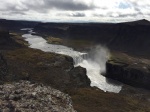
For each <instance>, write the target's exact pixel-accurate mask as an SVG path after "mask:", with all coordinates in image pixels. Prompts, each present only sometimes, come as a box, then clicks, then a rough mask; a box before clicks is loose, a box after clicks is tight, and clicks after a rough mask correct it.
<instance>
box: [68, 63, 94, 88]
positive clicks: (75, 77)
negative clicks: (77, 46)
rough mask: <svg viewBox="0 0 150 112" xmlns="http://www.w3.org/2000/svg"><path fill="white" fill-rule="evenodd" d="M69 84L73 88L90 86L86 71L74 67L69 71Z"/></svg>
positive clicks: (79, 67)
mask: <svg viewBox="0 0 150 112" xmlns="http://www.w3.org/2000/svg"><path fill="white" fill-rule="evenodd" d="M70 77H71V83H72V84H73V85H74V86H75V87H88V86H90V83H91V81H90V79H89V78H88V77H87V75H86V69H85V68H82V67H81V66H78V67H75V68H74V69H72V70H71V71H70Z"/></svg>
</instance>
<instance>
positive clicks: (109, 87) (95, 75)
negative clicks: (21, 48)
mask: <svg viewBox="0 0 150 112" xmlns="http://www.w3.org/2000/svg"><path fill="white" fill-rule="evenodd" d="M21 30H28V31H29V33H28V34H24V35H22V37H23V38H25V40H26V41H28V43H29V44H30V46H29V47H30V48H35V49H40V50H42V51H45V52H53V53H57V54H65V55H68V56H71V57H72V58H73V59H74V62H75V65H74V66H81V67H84V68H86V70H87V76H88V77H89V79H90V80H91V86H92V87H93V86H95V87H98V88H99V89H101V90H103V91H105V92H106V91H108V92H114V93H119V92H120V90H121V89H122V84H120V83H118V82H116V81H114V80H111V79H108V78H106V77H104V76H102V75H101V74H100V73H101V71H102V69H104V68H105V62H106V61H105V60H103V58H104V57H102V61H103V63H101V60H100V61H97V60H95V58H99V59H101V54H102V53H103V51H104V50H97V51H98V53H96V52H94V53H95V54H99V55H98V56H99V57H98V56H95V58H94V60H93V59H90V56H88V54H87V53H85V52H79V51H75V50H74V49H73V48H70V47H66V46H63V45H55V44H48V43H47V41H46V40H45V39H44V38H42V37H41V36H37V35H32V34H33V33H34V32H32V29H30V28H25V29H21ZM99 51H100V52H99ZM95 54H92V55H93V56H94V55H95ZM100 63H101V64H100Z"/></svg>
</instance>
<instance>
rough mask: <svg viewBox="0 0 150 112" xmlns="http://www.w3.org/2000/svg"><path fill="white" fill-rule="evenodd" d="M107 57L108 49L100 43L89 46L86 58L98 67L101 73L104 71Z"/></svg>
mask: <svg viewBox="0 0 150 112" xmlns="http://www.w3.org/2000/svg"><path fill="white" fill-rule="evenodd" d="M108 58H109V50H108V49H107V48H106V47H103V46H101V45H97V46H95V47H93V48H91V50H90V52H89V53H88V60H89V61H90V62H92V63H93V64H96V65H97V66H98V67H99V68H100V73H101V74H103V73H105V72H106V61H107V60H108ZM95 67H96V66H95Z"/></svg>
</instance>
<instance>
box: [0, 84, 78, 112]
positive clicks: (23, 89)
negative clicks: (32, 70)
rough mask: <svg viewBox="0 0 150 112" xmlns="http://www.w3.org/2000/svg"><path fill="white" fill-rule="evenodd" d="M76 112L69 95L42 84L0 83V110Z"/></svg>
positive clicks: (16, 111) (0, 111) (5, 111)
mask: <svg viewBox="0 0 150 112" xmlns="http://www.w3.org/2000/svg"><path fill="white" fill-rule="evenodd" d="M8 111H9V112H10V111H11V112H76V111H75V110H74V109H73V106H72V101H71V98H70V96H69V95H67V94H64V93H62V92H60V91H59V90H56V89H53V88H51V87H50V86H44V85H43V84H38V83H31V82H29V81H19V82H15V83H11V84H4V85H0V112H8Z"/></svg>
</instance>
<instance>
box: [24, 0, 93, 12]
mask: <svg viewBox="0 0 150 112" xmlns="http://www.w3.org/2000/svg"><path fill="white" fill-rule="evenodd" d="M83 1H84V0H83ZM22 4H24V5H25V6H26V7H30V9H32V10H36V11H39V10H44V11H47V10H52V9H55V10H63V11H83V10H92V9H95V8H96V6H95V5H94V4H93V3H92V2H91V3H86V2H81V1H79V0H32V1H31V2H27V0H23V1H22Z"/></svg>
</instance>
